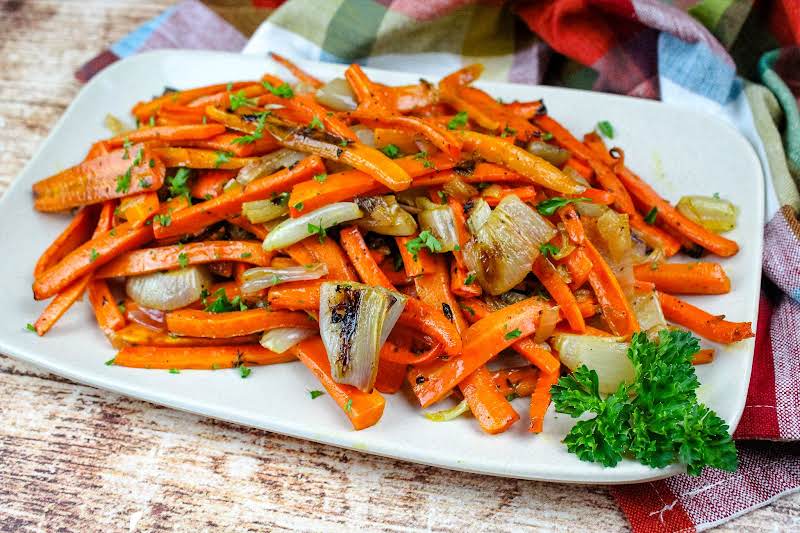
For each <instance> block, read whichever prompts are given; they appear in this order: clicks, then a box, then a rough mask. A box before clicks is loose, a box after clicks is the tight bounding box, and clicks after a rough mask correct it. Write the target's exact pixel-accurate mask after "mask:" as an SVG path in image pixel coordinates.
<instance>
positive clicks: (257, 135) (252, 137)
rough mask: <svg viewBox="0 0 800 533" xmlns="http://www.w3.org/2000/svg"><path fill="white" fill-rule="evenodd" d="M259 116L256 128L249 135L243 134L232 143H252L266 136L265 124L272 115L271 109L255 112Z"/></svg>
mask: <svg viewBox="0 0 800 533" xmlns="http://www.w3.org/2000/svg"><path fill="white" fill-rule="evenodd" d="M255 115H256V116H257V117H258V119H257V121H256V129H255V130H254V131H253V133H251V134H249V135H242V136H241V137H237V138H236V139H234V140H232V141H231V144H251V143H254V142H256V141H257V140H259V139H261V138H262V137H263V136H264V125H265V124H266V121H267V117H268V116H269V115H270V112H269V111H263V112H261V113H255Z"/></svg>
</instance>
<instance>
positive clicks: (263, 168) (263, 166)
mask: <svg viewBox="0 0 800 533" xmlns="http://www.w3.org/2000/svg"><path fill="white" fill-rule="evenodd" d="M306 155H307V154H304V153H303V152H298V151H295V150H290V149H289V148H281V149H280V150H275V151H274V152H270V153H269V154H267V155H265V156H264V157H260V158H258V159H257V160H256V161H253V162H252V163H248V164H246V165H245V166H243V167H242V168H241V170H239V174H237V175H236V181H238V182H239V183H241V184H242V185H247V184H248V183H250V182H251V181H253V180H254V179H256V178H260V177H261V176H269V175H270V174H274V173H275V172H277V171H278V170H280V169H282V168H289V167H291V166H292V165H294V164H295V163H297V162H298V161H300V160H302V159H304V158H305V157H306Z"/></svg>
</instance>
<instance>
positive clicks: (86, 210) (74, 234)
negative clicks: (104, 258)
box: [33, 206, 97, 278]
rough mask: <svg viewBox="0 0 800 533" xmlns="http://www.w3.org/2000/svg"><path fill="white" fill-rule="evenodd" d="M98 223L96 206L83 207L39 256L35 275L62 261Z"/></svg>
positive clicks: (39, 274)
mask: <svg viewBox="0 0 800 533" xmlns="http://www.w3.org/2000/svg"><path fill="white" fill-rule="evenodd" d="M96 225H97V208H96V206H89V207H83V208H81V209H80V210H79V211H78V213H77V214H76V215H75V216H74V217H73V218H72V220H71V221H70V223H69V225H68V226H67V227H66V228H65V229H64V231H62V232H61V234H60V235H59V236H58V237H56V239H55V240H54V241H53V242H52V244H50V246H48V247H47V249H46V250H45V251H44V253H42V255H41V257H39V260H38V261H37V262H36V266H35V267H34V269H33V277H35V278H38V277H39V276H41V275H42V273H43V272H44V271H45V270H47V269H48V268H50V267H51V266H53V265H55V264H56V263H58V262H59V261H61V260H62V259H63V258H64V256H66V255H67V254H68V253H70V252H71V251H73V250H74V249H75V248H77V247H78V246H80V245H81V244H83V243H84V242H86V241H88V240H89V237H91V236H92V231H93V230H94V228H95V226H96Z"/></svg>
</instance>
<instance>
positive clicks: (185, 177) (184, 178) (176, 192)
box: [167, 167, 192, 199]
mask: <svg viewBox="0 0 800 533" xmlns="http://www.w3.org/2000/svg"><path fill="white" fill-rule="evenodd" d="M191 175H192V171H191V170H189V169H188V168H184V167H181V168H179V169H178V171H177V172H175V175H174V176H172V177H171V178H168V179H167V183H168V185H169V194H170V196H171V197H172V198H177V197H178V196H185V197H186V198H187V199H188V198H190V195H191V189H190V188H189V178H190V177H191Z"/></svg>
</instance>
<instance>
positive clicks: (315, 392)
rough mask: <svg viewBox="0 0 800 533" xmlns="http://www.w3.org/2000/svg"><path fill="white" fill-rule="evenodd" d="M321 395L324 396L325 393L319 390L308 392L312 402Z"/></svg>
mask: <svg viewBox="0 0 800 533" xmlns="http://www.w3.org/2000/svg"><path fill="white" fill-rule="evenodd" d="M323 394H325V393H324V392H322V391H321V390H310V391H308V395H309V396H311V399H312V400H316V399H317V398H319V397H320V396H322V395H323Z"/></svg>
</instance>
